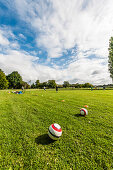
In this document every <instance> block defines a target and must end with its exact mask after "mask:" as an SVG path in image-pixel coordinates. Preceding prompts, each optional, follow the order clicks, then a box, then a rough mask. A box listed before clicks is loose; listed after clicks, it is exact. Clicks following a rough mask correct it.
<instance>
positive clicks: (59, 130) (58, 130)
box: [51, 124, 62, 132]
mask: <svg viewBox="0 0 113 170" xmlns="http://www.w3.org/2000/svg"><path fill="white" fill-rule="evenodd" d="M51 126H52V128H53V129H54V130H56V131H57V132H61V131H62V129H61V128H60V129H57V128H56V127H55V126H54V124H52V125H51Z"/></svg>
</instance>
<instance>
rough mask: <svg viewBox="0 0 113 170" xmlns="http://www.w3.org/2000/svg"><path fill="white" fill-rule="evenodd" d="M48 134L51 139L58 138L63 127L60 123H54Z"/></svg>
mask: <svg viewBox="0 0 113 170" xmlns="http://www.w3.org/2000/svg"><path fill="white" fill-rule="evenodd" d="M48 135H49V137H50V138H51V139H53V140H57V139H59V138H60V137H61V135H62V129H61V127H60V125H59V124H57V123H54V124H52V125H51V126H50V127H49V129H48Z"/></svg>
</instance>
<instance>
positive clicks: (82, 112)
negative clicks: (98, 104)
mask: <svg viewBox="0 0 113 170" xmlns="http://www.w3.org/2000/svg"><path fill="white" fill-rule="evenodd" d="M80 114H81V115H82V116H86V115H88V111H87V109H85V108H82V109H80Z"/></svg>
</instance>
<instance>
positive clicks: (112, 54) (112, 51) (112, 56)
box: [108, 37, 113, 81]
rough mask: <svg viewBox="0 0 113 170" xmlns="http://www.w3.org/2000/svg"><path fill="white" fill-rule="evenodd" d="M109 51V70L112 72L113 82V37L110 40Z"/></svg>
mask: <svg viewBox="0 0 113 170" xmlns="http://www.w3.org/2000/svg"><path fill="white" fill-rule="evenodd" d="M108 50H109V56H108V58H109V59H108V68H109V72H110V77H111V78H112V81H113V37H111V38H110V41H109V48H108Z"/></svg>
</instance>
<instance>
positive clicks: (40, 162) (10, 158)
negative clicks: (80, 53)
mask: <svg viewBox="0 0 113 170" xmlns="http://www.w3.org/2000/svg"><path fill="white" fill-rule="evenodd" d="M62 100H64V102H63V101H62ZM84 105H88V106H89V107H88V116H87V117H81V116H80V114H79V113H80V109H81V108H82V107H83V106H84ZM52 123H58V124H60V125H61V127H62V131H63V134H62V137H61V138H60V140H58V141H55V142H52V141H51V140H50V139H49V137H48V135H47V132H48V127H49V126H50V125H51V124H52ZM0 169H4V170H7V169H9V170H13V169H14V170H15V169H21V170H22V169H25V170H29V169H30V170H31V169H33V170H35V169H39V170H40V169H44V170H46V169H48V170H49V169H52V170H55V169H58V170H60V169H61V170H62V169H64V170H68V169H69V170H71V169H75V170H76V169H77V170H88V169H89V170H92V169H98V170H103V169H104V170H112V169H113V91H112V90H111V91H110V90H105V91H104V90H93V91H90V90H59V91H58V93H56V91H55V90H47V91H46V92H45V91H43V90H27V91H26V92H25V94H20V95H18V94H13V93H10V94H8V91H0Z"/></svg>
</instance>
